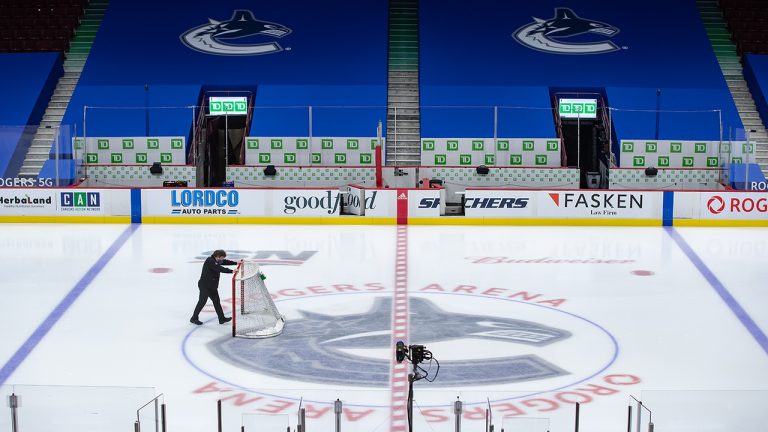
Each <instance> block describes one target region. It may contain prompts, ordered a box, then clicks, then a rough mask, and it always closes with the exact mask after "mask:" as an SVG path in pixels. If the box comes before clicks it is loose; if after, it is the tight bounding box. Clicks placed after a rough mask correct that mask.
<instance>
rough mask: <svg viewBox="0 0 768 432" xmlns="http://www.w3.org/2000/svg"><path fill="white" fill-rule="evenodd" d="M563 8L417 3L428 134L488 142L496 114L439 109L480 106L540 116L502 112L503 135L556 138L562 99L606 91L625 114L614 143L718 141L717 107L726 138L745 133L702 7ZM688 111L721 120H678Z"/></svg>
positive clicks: (450, 0) (590, 4) (489, 1)
mask: <svg viewBox="0 0 768 432" xmlns="http://www.w3.org/2000/svg"><path fill="white" fill-rule="evenodd" d="M566 6H570V7H568V8H566V7H563V2H561V1H555V0H542V1H538V2H500V1H496V0H476V1H473V2H472V3H471V6H470V7H468V4H467V2H466V1H465V0H422V1H421V4H420V13H421V16H420V24H421V27H420V43H421V45H420V74H421V83H420V85H421V104H422V125H421V127H422V137H423V138H438V137H445V138H448V137H453V138H487V137H491V136H493V135H492V134H493V128H494V114H493V110H492V109H491V110H488V109H486V111H485V112H481V111H480V109H479V108H464V111H466V113H461V112H460V110H459V109H458V108H457V109H454V110H449V109H442V110H440V109H437V108H433V107H434V106H437V105H450V106H462V107H477V106H483V105H484V106H489V107H492V106H499V107H502V106H506V107H531V108H536V109H537V110H534V109H531V110H527V111H526V110H522V109H517V110H513V109H506V110H504V111H503V114H504V116H501V115H499V116H497V118H496V120H495V121H496V127H497V131H496V133H497V136H499V137H509V138H554V137H555V136H556V133H555V131H554V127H553V117H554V116H553V113H552V111H549V110H547V109H551V108H552V94H554V93H555V92H560V91H562V92H568V93H578V92H584V93H597V94H601V95H604V96H605V99H606V101H607V103H608V105H609V106H611V107H614V108H618V109H622V110H624V111H617V112H614V114H616V115H614V116H613V117H612V120H613V123H614V126H615V128H614V132H615V134H616V136H615V137H614V138H618V139H615V140H614V143H618V141H619V140H621V139H631V140H638V139H650V140H653V139H657V140H658V139H667V140H689V139H694V140H716V139H719V135H720V127H719V116H718V115H717V114H716V113H717V111H716V110H721V112H722V120H723V128H724V130H726V131H727V130H729V128H732V129H737V128H740V127H742V124H741V120H740V119H739V117H738V113H737V111H736V107H735V104H734V102H733V100H732V98H731V96H730V92H729V90H728V87H727V85H726V83H725V80H724V78H723V75H722V73H721V72H720V68H719V65H718V63H717V59H716V58H715V55H714V53H713V50H712V46H711V44H710V42H709V40H708V38H707V35H706V33H705V30H704V27H703V25H702V23H701V19H700V17H699V12H698V9H697V6H696V3H695V2H692V1H691V2H669V1H666V0H647V1H643V2H613V3H610V2H608V3H606V2H604V1H598V0H585V1H579V2H571V4H570V5H566ZM658 11H663V13H659V12H658ZM540 22H543V23H545V25H541V24H540ZM542 108H543V110H542ZM499 110H501V108H499ZM628 110H647V111H654V113H653V114H650V115H647V114H643V113H641V112H640V111H628ZM657 110H660V111H659V115H658V116H657V115H656V111H657ZM686 110H688V111H707V112H709V113H715V114H706V113H699V114H693V113H691V114H690V115H683V114H682V113H671V111H686ZM499 112H501V111H499ZM465 114H466V115H465ZM458 118H466V119H469V120H470V122H463V123H462V122H458V121H457V119H458ZM509 133H515V134H516V135H509ZM437 134H440V135H437Z"/></svg>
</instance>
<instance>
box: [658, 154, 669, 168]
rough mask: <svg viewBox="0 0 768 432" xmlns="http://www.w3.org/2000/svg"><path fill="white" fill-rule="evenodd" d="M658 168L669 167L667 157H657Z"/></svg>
mask: <svg viewBox="0 0 768 432" xmlns="http://www.w3.org/2000/svg"><path fill="white" fill-rule="evenodd" d="M659 166H660V167H669V156H659Z"/></svg>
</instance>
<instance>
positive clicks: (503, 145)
mask: <svg viewBox="0 0 768 432" xmlns="http://www.w3.org/2000/svg"><path fill="white" fill-rule="evenodd" d="M496 150H498V151H509V141H507V140H499V141H496Z"/></svg>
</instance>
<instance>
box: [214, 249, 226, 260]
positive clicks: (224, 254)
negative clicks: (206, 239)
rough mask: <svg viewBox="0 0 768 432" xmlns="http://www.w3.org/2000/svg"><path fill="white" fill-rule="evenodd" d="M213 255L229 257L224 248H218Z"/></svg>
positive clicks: (215, 256)
mask: <svg viewBox="0 0 768 432" xmlns="http://www.w3.org/2000/svg"><path fill="white" fill-rule="evenodd" d="M213 257H214V258H226V257H227V253H226V252H224V249H216V250H215V251H213Z"/></svg>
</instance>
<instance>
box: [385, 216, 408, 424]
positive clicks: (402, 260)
mask: <svg viewBox="0 0 768 432" xmlns="http://www.w3.org/2000/svg"><path fill="white" fill-rule="evenodd" d="M392 297H393V299H392V349H391V350H390V352H391V353H392V359H391V362H392V371H391V373H390V377H389V381H390V393H391V402H392V403H391V404H390V407H391V410H392V411H391V417H390V428H389V429H390V431H391V432H406V431H407V430H408V415H407V412H406V402H407V400H408V363H407V362H403V363H397V361H396V360H395V346H396V344H397V341H403V342H405V344H406V345H407V344H408V227H407V226H406V225H400V226H398V227H397V240H396V253H395V289H394V293H393V295H392Z"/></svg>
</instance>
